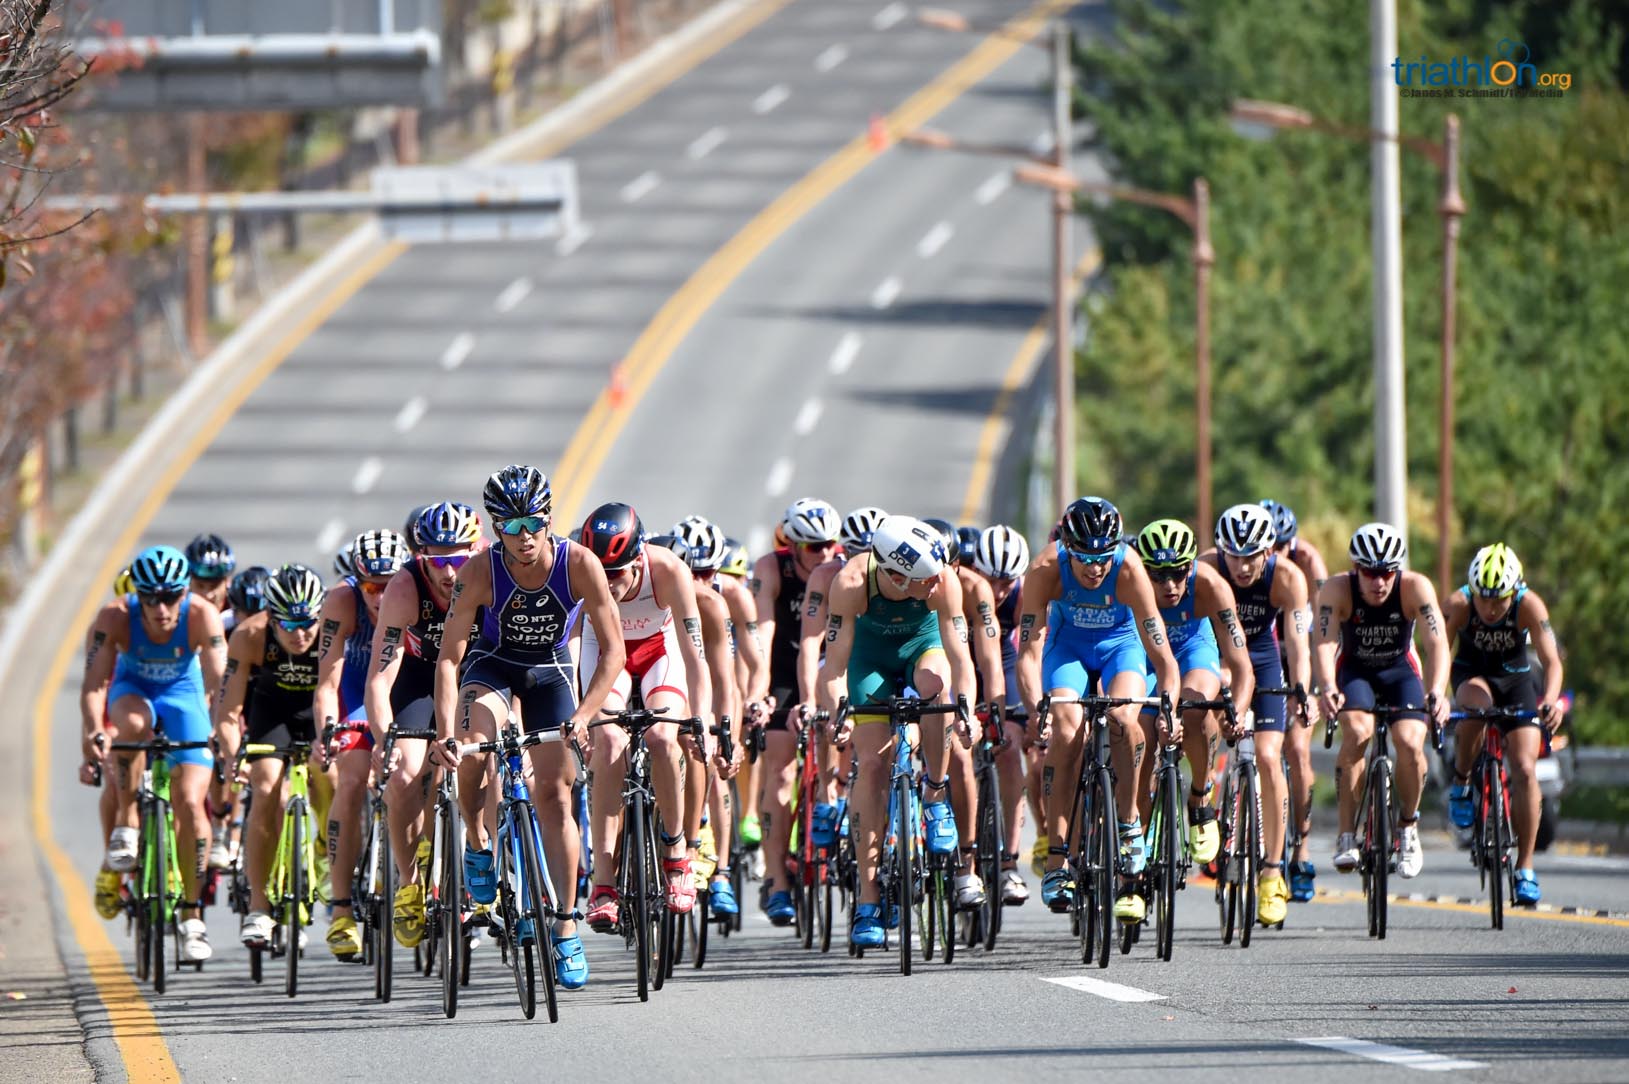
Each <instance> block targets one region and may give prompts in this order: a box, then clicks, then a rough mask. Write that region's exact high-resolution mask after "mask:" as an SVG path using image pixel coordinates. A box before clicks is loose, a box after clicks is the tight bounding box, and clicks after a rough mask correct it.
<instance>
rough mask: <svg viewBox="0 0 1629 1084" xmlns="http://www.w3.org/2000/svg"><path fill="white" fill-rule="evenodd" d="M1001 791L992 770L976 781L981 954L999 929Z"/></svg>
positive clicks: (992, 940) (990, 943)
mask: <svg viewBox="0 0 1629 1084" xmlns="http://www.w3.org/2000/svg"><path fill="white" fill-rule="evenodd" d="M1001 840H1002V832H1001V791H1000V783H999V781H998V780H997V778H996V774H995V772H993V771H988V772H985V773H983V775H982V777H981V778H980V779H979V812H978V835H977V837H976V839H975V841H974V848H975V853H976V854H977V855H978V858H977V862H976V869H977V872H978V875H979V880H980V881H982V882H983V884H984V902H983V903H981V904H979V909H978V912H977V915H978V922H977V931H976V933H977V934H978V940H977V941H975V942H974V943H980V942H982V943H983V945H984V951H985V952H990V951H992V950H994V948H995V943H996V933H997V932H998V931H999V930H1000V927H1001V887H1000V885H1001Z"/></svg>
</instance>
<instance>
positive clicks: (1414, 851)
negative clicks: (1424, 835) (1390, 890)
mask: <svg viewBox="0 0 1629 1084" xmlns="http://www.w3.org/2000/svg"><path fill="white" fill-rule="evenodd" d="M1424 866H1425V851H1424V850H1423V849H1421V847H1420V826H1419V825H1418V824H1405V825H1403V827H1402V831H1400V832H1398V833H1397V876H1399V877H1418V876H1419V875H1420V870H1421V869H1422V868H1423V867H1424Z"/></svg>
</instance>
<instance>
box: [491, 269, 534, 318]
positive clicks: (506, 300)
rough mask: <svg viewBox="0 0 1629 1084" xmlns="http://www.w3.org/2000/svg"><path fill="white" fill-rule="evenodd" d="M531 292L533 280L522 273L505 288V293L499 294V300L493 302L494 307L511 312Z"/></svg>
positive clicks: (500, 310)
mask: <svg viewBox="0 0 1629 1084" xmlns="http://www.w3.org/2000/svg"><path fill="white" fill-rule="evenodd" d="M531 292H532V280H531V279H529V278H527V277H526V276H524V275H522V276H521V277H520V278H518V279H516V280H515V281H514V282H511V283H510V284H509V285H508V286H505V287H504V288H503V293H501V294H499V295H498V297H497V300H495V301H493V302H492V307H493V308H495V309H497V310H498V311H499V312H509V311H510V310H512V309H513V308H514V307H515V306H516V305H518V304H520V303H521V302H522V301H524V300H525V299H526V295H527V294H529V293H531Z"/></svg>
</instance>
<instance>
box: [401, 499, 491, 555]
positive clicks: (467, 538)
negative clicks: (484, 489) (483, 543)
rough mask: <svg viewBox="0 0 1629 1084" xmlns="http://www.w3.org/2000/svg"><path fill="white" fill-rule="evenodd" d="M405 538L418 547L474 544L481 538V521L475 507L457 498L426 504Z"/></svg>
mask: <svg viewBox="0 0 1629 1084" xmlns="http://www.w3.org/2000/svg"><path fill="white" fill-rule="evenodd" d="M407 537H408V538H410V539H412V540H413V541H415V542H417V543H418V544H419V545H421V546H473V545H474V544H475V543H477V542H479V541H480V540H481V521H480V519H479V518H478V517H477V516H476V515H475V509H473V508H471V507H470V506H469V505H467V504H464V503H462V502H460V501H442V502H441V503H440V504H427V505H425V506H424V507H423V508H421V509H419V514H418V516H416V517H415V518H414V520H413V529H412V530H411V531H410V532H409V533H408V536H407Z"/></svg>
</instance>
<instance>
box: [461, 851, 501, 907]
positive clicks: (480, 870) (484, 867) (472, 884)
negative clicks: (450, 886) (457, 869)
mask: <svg viewBox="0 0 1629 1084" xmlns="http://www.w3.org/2000/svg"><path fill="white" fill-rule="evenodd" d="M464 888H465V889H467V890H468V892H469V898H470V899H472V900H474V901H475V902H476V903H493V902H495V901H496V900H497V898H498V875H497V874H496V873H494V872H493V870H492V852H491V851H477V850H474V849H470V850H466V851H465V852H464Z"/></svg>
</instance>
